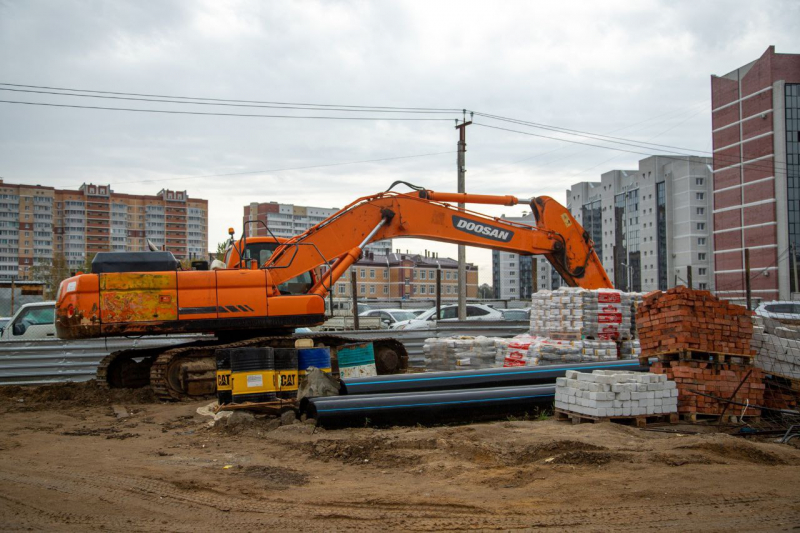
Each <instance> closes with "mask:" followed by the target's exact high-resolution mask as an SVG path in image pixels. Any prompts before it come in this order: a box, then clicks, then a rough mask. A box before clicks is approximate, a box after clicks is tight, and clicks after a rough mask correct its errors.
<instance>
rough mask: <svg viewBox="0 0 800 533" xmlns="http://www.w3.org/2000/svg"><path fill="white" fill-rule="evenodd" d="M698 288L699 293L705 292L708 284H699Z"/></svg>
mask: <svg viewBox="0 0 800 533" xmlns="http://www.w3.org/2000/svg"><path fill="white" fill-rule="evenodd" d="M699 287H700V290H701V291H706V290H708V283H701V284H700V285H699Z"/></svg>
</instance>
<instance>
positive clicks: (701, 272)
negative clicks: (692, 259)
mask: <svg viewBox="0 0 800 533" xmlns="http://www.w3.org/2000/svg"><path fill="white" fill-rule="evenodd" d="M707 270H708V269H706V268H698V269H697V273H698V274H700V275H701V276H705V275H706V272H707Z"/></svg>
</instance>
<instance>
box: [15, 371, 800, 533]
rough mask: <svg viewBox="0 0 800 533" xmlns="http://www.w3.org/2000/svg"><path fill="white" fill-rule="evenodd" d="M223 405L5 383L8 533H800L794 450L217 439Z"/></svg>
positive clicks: (581, 441)
mask: <svg viewBox="0 0 800 533" xmlns="http://www.w3.org/2000/svg"><path fill="white" fill-rule="evenodd" d="M208 403H209V402H208V401H203V402H185V403H159V402H155V401H153V399H152V397H150V395H149V394H148V393H147V392H146V391H139V392H134V393H131V392H130V391H115V392H113V393H111V392H109V391H103V390H101V389H97V388H96V387H94V386H93V385H91V384H84V385H69V386H56V387H45V388H26V389H20V388H3V389H2V390H0V459H1V460H0V480H2V483H0V523H1V524H2V529H3V530H4V531H16V530H58V531H73V530H74V531H87V530H101V529H105V530H116V531H165V530H166V531H191V532H194V531H259V530H265V529H272V530H274V529H277V530H288V529H298V530H305V531H316V530H328V531H330V530H340V529H349V530H375V529H384V530H464V529H487V530H488V529H500V530H517V529H542V530H559V531H561V530H571V531H630V530H633V531H642V530H647V529H652V530H656V529H657V530H670V531H692V530H706V531H707V530H712V531H723V530H724V531H756V530H758V531H787V530H792V529H795V530H796V529H799V528H800V450H798V449H797V448H796V447H793V446H788V445H780V444H775V443H770V442H751V441H746V440H744V439H742V438H738V437H732V436H728V435H723V434H703V435H689V434H668V433H663V432H653V431H642V430H638V429H634V428H631V427H626V426H620V425H616V424H582V425H577V426H573V425H571V424H569V423H565V422H556V421H554V420H536V421H500V422H491V423H481V424H471V425H461V426H449V427H447V426H442V427H432V428H423V427H411V428H409V427H401V428H390V429H374V428H356V429H345V430H335V431H334V430H327V431H326V430H324V429H320V428H316V429H315V428H314V426H313V425H310V424H303V423H296V424H289V425H284V426H279V425H278V424H279V422H278V421H275V420H266V419H265V420H256V421H244V422H243V423H241V424H239V425H233V426H226V427H219V426H218V427H210V426H209V425H208V422H209V420H210V418H208V417H204V416H201V415H199V414H197V412H196V411H197V409H198V407H202V406H205V405H207V404H208ZM118 414H122V415H128V416H126V417H123V418H119V417H118Z"/></svg>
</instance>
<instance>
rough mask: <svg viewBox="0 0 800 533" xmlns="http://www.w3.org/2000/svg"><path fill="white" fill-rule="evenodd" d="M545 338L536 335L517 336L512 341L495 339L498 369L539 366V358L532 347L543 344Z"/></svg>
mask: <svg viewBox="0 0 800 533" xmlns="http://www.w3.org/2000/svg"><path fill="white" fill-rule="evenodd" d="M542 340H543V337H539V336H536V335H527V334H522V335H517V336H516V337H514V338H512V339H495V347H496V348H497V355H496V357H495V365H494V366H496V367H517V366H536V365H538V364H539V357H538V356H537V355H536V353H535V351H532V350H531V347H532V346H535V345H536V344H537V343H539V342H541V341H542Z"/></svg>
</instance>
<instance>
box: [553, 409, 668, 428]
mask: <svg viewBox="0 0 800 533" xmlns="http://www.w3.org/2000/svg"><path fill="white" fill-rule="evenodd" d="M555 417H556V420H571V421H572V423H573V424H581V423H584V422H587V423H597V422H615V423H617V424H625V425H631V426H636V427H637V428H643V427H647V424H655V423H667V424H677V423H678V414H677V413H664V414H653V415H637V416H591V415H584V414H581V413H575V412H573V411H564V410H563V409H555Z"/></svg>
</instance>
